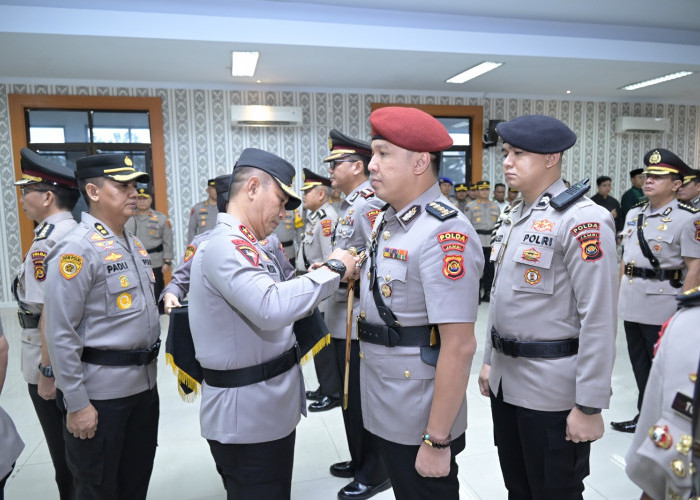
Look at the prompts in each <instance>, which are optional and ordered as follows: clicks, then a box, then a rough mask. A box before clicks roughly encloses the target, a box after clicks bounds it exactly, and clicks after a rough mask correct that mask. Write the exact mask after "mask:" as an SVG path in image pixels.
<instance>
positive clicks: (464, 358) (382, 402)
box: [357, 107, 483, 499]
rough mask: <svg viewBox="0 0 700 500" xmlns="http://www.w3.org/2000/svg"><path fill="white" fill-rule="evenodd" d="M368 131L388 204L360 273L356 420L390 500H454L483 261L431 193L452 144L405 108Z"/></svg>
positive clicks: (388, 112) (377, 181) (465, 226)
mask: <svg viewBox="0 0 700 500" xmlns="http://www.w3.org/2000/svg"><path fill="white" fill-rule="evenodd" d="M369 120H370V124H371V126H372V153H373V155H372V160H371V161H370V164H369V171H370V173H371V176H372V186H373V187H374V189H375V190H376V193H377V195H378V196H379V197H380V198H381V199H383V200H384V201H386V202H387V203H388V205H387V206H385V207H384V210H383V212H382V213H381V214H380V215H379V216H378V217H377V219H376V221H375V224H374V227H373V229H372V234H371V235H370V241H369V245H368V251H369V253H370V257H369V258H368V259H367V260H366V261H365V263H364V265H363V267H362V271H363V280H362V283H361V293H360V315H359V319H358V326H357V330H358V337H359V339H360V349H361V354H360V356H361V358H362V362H361V374H360V380H361V386H362V417H363V419H364V424H365V428H367V430H368V431H369V432H371V433H372V434H373V435H375V436H376V437H377V440H378V442H379V447H380V450H381V453H382V457H383V459H384V463H385V465H386V467H387V469H388V471H389V477H390V478H391V483H392V485H393V487H394V494H395V495H396V497H397V498H401V499H425V498H440V499H448V498H459V480H458V478H457V469H458V467H457V463H456V461H455V457H456V455H457V454H458V453H460V452H461V451H462V450H463V449H464V447H465V437H464V434H465V430H466V427H467V402H466V397H465V392H466V388H467V381H468V378H469V370H470V367H471V362H472V357H473V355H474V351H475V349H476V340H475V338H474V322H475V321H476V314H477V303H478V298H479V297H478V293H479V289H478V287H479V276H480V274H481V269H482V267H483V255H482V253H481V251H480V249H479V245H478V238H477V235H476V232H475V231H474V229H473V228H472V226H471V224H470V223H469V221H468V219H467V218H466V216H465V215H464V214H462V213H460V212H459V210H457V209H456V208H455V207H454V206H453V205H452V203H450V202H449V200H448V199H447V198H446V197H445V196H444V195H443V194H442V193H441V192H440V188H439V187H438V183H437V173H438V169H439V156H440V155H439V153H440V152H441V151H443V150H445V149H447V148H449V147H450V146H451V145H452V139H451V138H450V136H449V134H448V133H447V130H446V129H445V127H444V126H443V125H442V124H441V123H440V122H439V121H438V120H437V119H435V118H433V117H432V116H430V115H428V114H427V113H424V112H423V111H420V110H417V109H415V108H403V107H385V108H380V109H378V110H375V111H373V112H372V114H371V115H370V118H369ZM366 273H368V274H366ZM365 276H368V277H367V279H365Z"/></svg>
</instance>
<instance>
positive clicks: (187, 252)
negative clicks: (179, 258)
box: [185, 245, 197, 262]
mask: <svg viewBox="0 0 700 500" xmlns="http://www.w3.org/2000/svg"><path fill="white" fill-rule="evenodd" d="M196 251H197V247H196V246H194V245H187V248H185V262H187V261H188V260H190V259H191V258H192V257H194V253H195V252H196Z"/></svg>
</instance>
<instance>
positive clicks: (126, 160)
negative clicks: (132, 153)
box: [124, 156, 134, 167]
mask: <svg viewBox="0 0 700 500" xmlns="http://www.w3.org/2000/svg"><path fill="white" fill-rule="evenodd" d="M124 165H126V166H127V167H133V166H134V162H133V161H131V158H129V157H128V156H127V157H125V158H124Z"/></svg>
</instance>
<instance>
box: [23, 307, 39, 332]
mask: <svg viewBox="0 0 700 500" xmlns="http://www.w3.org/2000/svg"><path fill="white" fill-rule="evenodd" d="M40 318H41V314H32V313H29V312H25V311H22V310H18V311H17V319H19V326H21V327H22V328H39V319H40Z"/></svg>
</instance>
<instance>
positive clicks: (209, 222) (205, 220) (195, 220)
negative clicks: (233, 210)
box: [187, 198, 219, 241]
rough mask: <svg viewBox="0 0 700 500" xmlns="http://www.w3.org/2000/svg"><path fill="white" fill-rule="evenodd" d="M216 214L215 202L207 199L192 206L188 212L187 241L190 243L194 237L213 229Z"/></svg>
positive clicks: (217, 210)
mask: <svg viewBox="0 0 700 500" xmlns="http://www.w3.org/2000/svg"><path fill="white" fill-rule="evenodd" d="M218 213H219V209H218V208H217V207H216V202H215V201H211V200H210V199H209V198H207V199H206V200H204V201H200V202H199V203H197V204H196V205H195V206H193V207H192V210H190V221H189V223H188V226H187V241H192V238H194V237H195V236H196V235H198V234H200V233H203V232H205V231H209V230H211V229H214V226H215V225H216V215H217V214H218Z"/></svg>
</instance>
